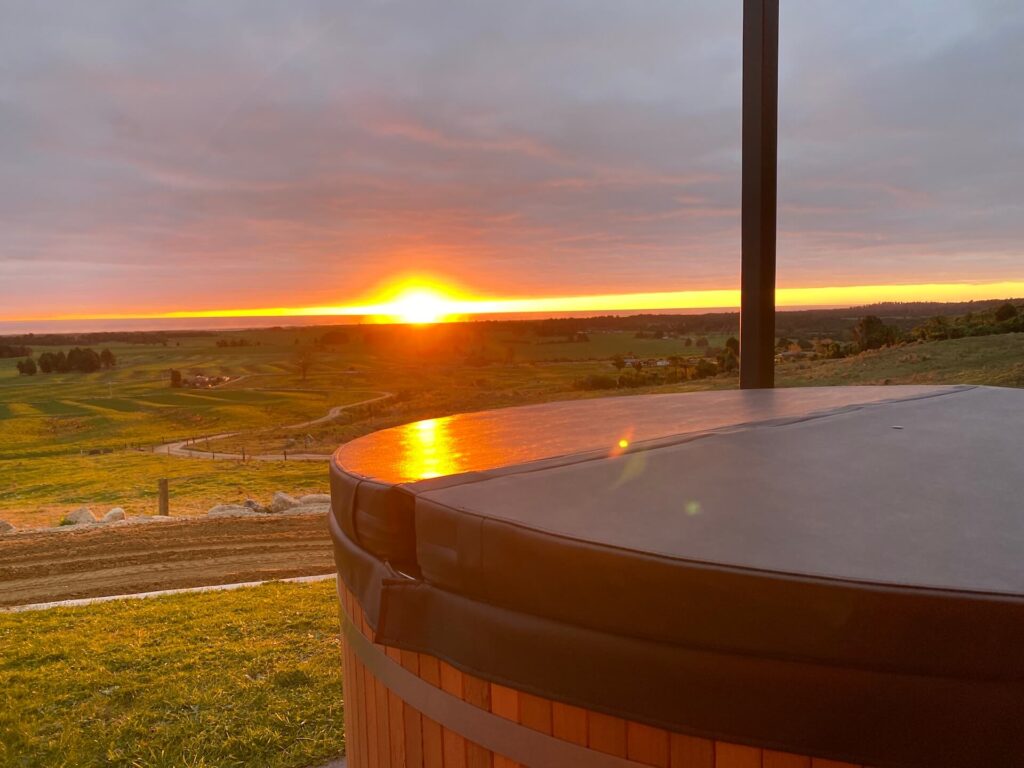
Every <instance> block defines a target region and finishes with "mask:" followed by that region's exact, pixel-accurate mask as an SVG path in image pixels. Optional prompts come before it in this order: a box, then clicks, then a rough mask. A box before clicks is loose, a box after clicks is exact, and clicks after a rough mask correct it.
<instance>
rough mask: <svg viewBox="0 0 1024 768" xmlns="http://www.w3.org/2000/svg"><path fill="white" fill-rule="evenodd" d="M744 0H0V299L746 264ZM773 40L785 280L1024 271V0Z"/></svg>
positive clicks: (527, 283)
mask: <svg viewBox="0 0 1024 768" xmlns="http://www.w3.org/2000/svg"><path fill="white" fill-rule="evenodd" d="M740 6H741V4H740V3H739V2H733V3H723V2H720V0H716V1H715V2H710V1H703V0H702V1H701V2H678V0H674V1H672V2H668V1H664V2H663V1H661V0H652V1H651V2H639V3H622V2H601V1H588V2H582V1H580V2H576V1H557V2H550V1H549V2H520V3H497V2H459V1H456V0H445V1H444V2H440V1H435V0H415V1H413V0H409V1H408V2H331V3H311V2H289V3H278V2H274V3H269V2H267V3H263V2H255V1H253V0H246V1H245V2H217V3H209V2H193V3H190V2H175V3H157V2H123V3H120V2H118V3H114V2H89V3H76V2H71V1H70V0H67V1H64V2H53V3H28V2H0V170H2V174H3V179H4V183H3V184H2V185H0V286H2V287H0V294H2V298H3V307H2V309H0V313H2V314H3V315H5V316H7V317H16V316H19V315H25V314H38V313H39V303H40V299H39V297H40V296H45V297H46V300H47V301H48V302H53V303H55V304H58V303H59V305H60V307H61V309H62V311H64V312H75V311H83V312H94V311H98V310H99V309H100V308H103V307H106V308H109V309H110V310H131V309H136V308H140V307H146V306H155V307H160V308H172V307H173V308H182V309H185V308H199V307H209V306H239V307H246V306H261V305H266V304H268V301H269V302H270V303H277V304H289V305H294V304H299V303H308V304H319V303H330V302H343V301H346V300H350V299H353V298H355V297H356V296H357V295H358V294H359V293H361V292H362V291H363V290H365V287H366V286H368V285H372V284H375V283H377V282H380V281H381V280H385V279H387V277H388V276H389V275H393V274H395V273H397V272H403V271H423V272H435V273H440V274H443V275H448V276H451V277H452V278H455V279H457V280H459V281H461V282H463V283H465V284H466V285H468V286H470V287H472V288H475V289H478V290H481V291H485V292H497V293H505V294H508V293H515V294H519V295H530V294H543V293H548V294H551V293H557V294H565V293H591V292H608V291H620V290H621V291H639V290H669V289H680V290H682V289H694V288H718V287H730V286H734V285H736V283H737V281H738V274H737V273H738V248H739V226H738V224H739V211H738V198H739V136H740V125H739V95H740V24H741V18H740ZM781 48H782V62H781V64H782V71H781V112H780V117H781V125H780V244H779V246H780V250H779V259H780V281H781V282H782V283H785V284H790V285H804V284H822V285H823V284H856V283H875V282H904V281H909V282H913V281H918V282H924V281H927V282H932V281H944V280H949V281H960V280H988V279H991V280H997V279H1020V278H1021V277H1024V274H1022V273H1024V270H1022V269H1021V264H1022V262H1021V258H1020V244H1021V243H1022V242H1024V202H1022V201H1024V99H1022V98H1021V95H1022V94H1021V85H1020V83H1021V74H1022V73H1024V8H1022V7H1021V6H1020V4H1019V3H1010V2H977V1H976V2H967V1H966V0H962V1H960V2H953V1H951V0H942V1H940V2H882V1H881V0H877V1H872V2H858V3H823V2H820V1H818V2H815V1H814V0H796V1H790V0H783V3H782V33H781ZM15 286H16V289H15ZM272 297H277V300H276V301H272V300H271V299H272Z"/></svg>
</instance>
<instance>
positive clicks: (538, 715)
mask: <svg viewBox="0 0 1024 768" xmlns="http://www.w3.org/2000/svg"><path fill="white" fill-rule="evenodd" d="M519 722H520V723H522V724H523V725H525V726H526V727H527V728H532V729H533V730H535V731H540V732H541V733H546V734H549V735H550V734H551V700H550V699H542V698H540V697H539V696H534V695H532V694H529V693H523V692H522V691H520V692H519Z"/></svg>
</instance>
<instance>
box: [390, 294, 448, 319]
mask: <svg viewBox="0 0 1024 768" xmlns="http://www.w3.org/2000/svg"><path fill="white" fill-rule="evenodd" d="M388 306H389V310H388V311H387V314H388V315H391V316H393V317H394V318H396V319H398V320H400V321H402V322H405V323H416V324H419V323H436V322H439V321H441V320H443V319H445V317H446V316H447V315H449V314H451V310H450V302H449V301H448V299H446V298H445V297H444V296H442V295H441V294H439V293H438V292H437V291H434V290H431V289H430V288H407V289H405V290H404V291H402V293H400V294H399V295H398V296H397V297H396V298H395V299H394V300H393V301H392V302H390V304H389V305H388Z"/></svg>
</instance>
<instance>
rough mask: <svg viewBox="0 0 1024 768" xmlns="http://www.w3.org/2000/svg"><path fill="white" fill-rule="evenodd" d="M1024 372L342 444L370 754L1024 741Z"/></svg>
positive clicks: (745, 396) (338, 516) (672, 399)
mask: <svg viewBox="0 0 1024 768" xmlns="http://www.w3.org/2000/svg"><path fill="white" fill-rule="evenodd" d="M1022 469H1024V392H1019V391H1016V390H1008V389H999V388H990V387H968V386H960V387H832V388H805V389H781V390H748V391H727V392H701V393H688V394H672V395H646V396H635V397H620V398H606V399H595V400H578V401H572V402H561V403H550V404H545V405H537V406H527V407H520V408H511V409H505V410H498V411H488V412H483V413H475V414H466V415H459V416H453V417H448V418H443V419H431V420H428V421H421V422H416V423H413V424H409V425H406V426H402V427H398V428H395V429H388V430H384V431H381V432H378V433H375V434H373V435H369V436H367V437H364V438H361V439H359V440H355V441H353V442H351V443H349V444H347V445H345V446H343V447H342V448H341V449H340V450H339V451H338V452H337V453H336V454H335V456H334V458H333V460H332V463H331V484H332V485H331V489H332V498H333V505H332V506H333V510H332V515H331V518H330V523H331V532H332V536H333V538H334V543H335V553H336V554H335V557H336V561H337V565H338V573H339V576H340V578H339V595H340V600H341V607H342V624H343V632H344V638H345V643H344V645H345V696H346V737H347V743H348V754H349V761H350V764H351V765H352V766H353V768H367V767H376V766H393V767H394V768H400V767H403V768H404V766H444V767H445V768H451V766H463V765H465V766H484V765H486V766H510V765H528V766H538V767H543V766H552V767H555V766H557V767H558V768H564V767H565V766H595V767H596V766H630V765H632V766H638V765H653V766H672V767H673V768H677V767H681V768H713V767H716V768H746V767H747V766H750V767H751V768H753V767H754V766H757V767H761V766H764V767H765V768H775V767H778V768H782V767H783V766H794V767H796V766H805V767H808V768H809V767H811V766H814V767H815V768H824V767H825V766H831V767H833V768H834V767H836V766H844V765H870V766H879V767H880V768H885V767H888V766H893V767H894V768H925V767H926V766H927V767H928V768H933V767H934V766H1013V765H1021V764H1024V472H1022Z"/></svg>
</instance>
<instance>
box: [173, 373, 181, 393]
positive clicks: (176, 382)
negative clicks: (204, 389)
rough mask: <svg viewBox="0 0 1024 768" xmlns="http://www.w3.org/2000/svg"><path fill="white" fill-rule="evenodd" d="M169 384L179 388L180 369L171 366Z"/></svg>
mask: <svg viewBox="0 0 1024 768" xmlns="http://www.w3.org/2000/svg"><path fill="white" fill-rule="evenodd" d="M171 386H172V387H173V388H174V389H181V371H179V370H177V369H176V368H171Z"/></svg>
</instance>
